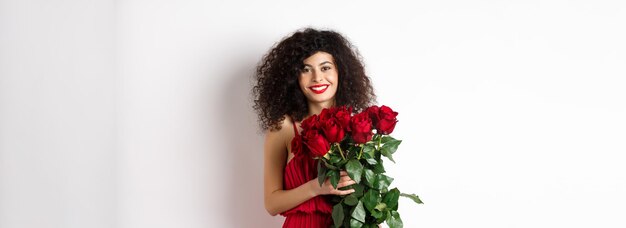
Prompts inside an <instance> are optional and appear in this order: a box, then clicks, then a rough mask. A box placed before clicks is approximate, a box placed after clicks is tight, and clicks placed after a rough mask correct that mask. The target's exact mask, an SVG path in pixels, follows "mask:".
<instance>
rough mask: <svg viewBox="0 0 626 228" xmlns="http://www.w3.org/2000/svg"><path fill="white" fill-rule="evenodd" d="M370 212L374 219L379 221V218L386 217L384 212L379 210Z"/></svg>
mask: <svg viewBox="0 0 626 228" xmlns="http://www.w3.org/2000/svg"><path fill="white" fill-rule="evenodd" d="M370 212H371V213H372V217H374V218H376V219H379V218H381V217H383V215H384V213H383V212H381V211H378V210H371V211H370ZM383 221H384V219H383Z"/></svg>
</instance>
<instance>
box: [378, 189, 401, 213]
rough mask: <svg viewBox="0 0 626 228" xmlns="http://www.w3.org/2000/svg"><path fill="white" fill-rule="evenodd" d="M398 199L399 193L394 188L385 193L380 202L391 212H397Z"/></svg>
mask: <svg viewBox="0 0 626 228" xmlns="http://www.w3.org/2000/svg"><path fill="white" fill-rule="evenodd" d="M398 198H400V191H399V190H398V189H397V188H394V189H391V190H389V191H388V192H387V193H385V195H384V196H383V200H382V202H383V203H385V204H387V207H389V208H390V209H391V210H398Z"/></svg>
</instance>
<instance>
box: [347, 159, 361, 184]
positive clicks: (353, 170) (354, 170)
mask: <svg viewBox="0 0 626 228" xmlns="http://www.w3.org/2000/svg"><path fill="white" fill-rule="evenodd" d="M346 171H348V176H350V178H352V180H354V181H356V183H361V175H362V174H363V165H361V162H359V161H358V160H356V159H351V160H350V161H348V163H347V164H346Z"/></svg>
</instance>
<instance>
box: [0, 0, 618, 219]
mask: <svg viewBox="0 0 626 228" xmlns="http://www.w3.org/2000/svg"><path fill="white" fill-rule="evenodd" d="M277 5H278V6H280V7H278V6H277ZM625 10H626V4H624V3H621V2H619V1H593V2H592V1H557V0H551V1H538V0H537V1H506V2H505V1H473V2H468V1H429V2H413V3H409V2H408V1H406V2H401V3H389V4H382V3H381V2H374V1H372V2H362V1H318V2H306V3H296V2H292V1H271V2H267V1H265V2H264V1H250V2H244V1H214V2H209V1H139V0H128V1H63V2H55V3H52V2H47V1H0V227H3V228H4V227H11V228H12V227H129V228H130V227H132V228H135V227H279V226H280V224H281V223H282V218H281V217H279V216H277V217H271V216H269V215H267V213H266V212H265V210H264V208H263V201H262V139H263V137H262V135H261V134H260V133H259V130H258V129H257V128H256V126H257V125H256V116H255V115H254V113H253V112H252V110H251V107H250V106H251V103H250V101H251V99H252V98H251V97H250V94H249V92H250V88H251V86H252V83H253V81H252V80H251V75H252V73H253V71H254V67H255V65H256V64H257V62H258V61H259V60H260V58H261V56H262V55H263V54H264V53H265V52H266V51H267V50H268V49H269V48H270V47H271V45H272V44H273V43H274V42H276V41H278V40H279V39H281V38H282V37H283V36H285V35H287V34H288V33H290V32H292V31H294V30H295V29H298V28H302V27H304V26H307V25H312V26H315V27H318V28H333V29H336V30H338V31H340V32H342V33H344V34H345V35H347V36H348V37H349V38H350V39H351V40H352V41H353V43H354V44H355V45H356V46H358V47H359V50H360V51H361V54H362V55H363V57H364V59H365V62H366V66H367V70H368V72H369V74H370V76H371V77H372V80H373V81H374V85H375V89H376V91H377V93H378V95H379V99H378V100H379V103H380V104H386V105H389V106H392V107H393V108H395V109H396V110H398V111H399V112H400V116H399V118H400V123H399V125H398V127H397V130H396V132H395V133H394V134H395V136H396V137H397V138H401V139H403V140H404V142H403V145H402V146H401V148H400V150H399V152H398V153H397V154H396V158H397V160H398V163H397V164H396V165H394V166H391V167H389V168H388V170H389V172H390V175H391V176H393V177H395V178H396V181H395V182H394V184H395V186H398V187H399V188H400V189H401V190H403V191H406V192H415V193H418V194H419V195H420V196H421V197H422V199H423V200H424V202H425V203H426V204H424V205H413V204H412V203H410V202H409V201H408V200H404V199H403V200H402V201H401V208H400V213H401V214H402V216H403V220H404V222H405V225H406V227H624V226H625V225H626V222H625V221H624V220H623V219H622V218H621V217H622V216H623V214H626V206H625V205H626V196H624V194H623V193H624V192H626V174H624V173H626V168H625V167H624V166H623V161H624V158H623V156H622V154H623V153H624V152H626V145H625V143H624V139H625V138H626V120H625V119H624V118H623V116H626V99H625V97H626V91H625V90H624V89H623V88H624V87H625V86H626V80H625V79H624V76H626V68H625V67H624V66H625V63H626V54H625V53H626V45H625V43H624V42H623V40H626V31H625V30H624V29H623V28H624V21H626V14H625Z"/></svg>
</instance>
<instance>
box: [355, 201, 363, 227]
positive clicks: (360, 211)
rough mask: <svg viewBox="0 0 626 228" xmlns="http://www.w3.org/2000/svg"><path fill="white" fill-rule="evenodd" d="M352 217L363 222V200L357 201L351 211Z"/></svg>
mask: <svg viewBox="0 0 626 228" xmlns="http://www.w3.org/2000/svg"><path fill="white" fill-rule="evenodd" d="M352 218H354V219H356V220H358V221H359V222H362V223H365V208H363V202H361V201H359V202H358V203H357V204H356V207H355V208H354V211H353V212H352Z"/></svg>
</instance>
